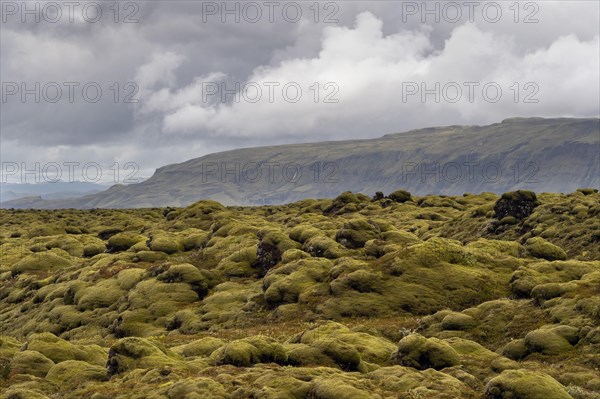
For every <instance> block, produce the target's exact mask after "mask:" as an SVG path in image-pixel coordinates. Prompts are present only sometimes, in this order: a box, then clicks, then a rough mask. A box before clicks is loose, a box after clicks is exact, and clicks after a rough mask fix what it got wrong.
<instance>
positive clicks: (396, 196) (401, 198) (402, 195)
mask: <svg viewBox="0 0 600 399" xmlns="http://www.w3.org/2000/svg"><path fill="white" fill-rule="evenodd" d="M388 198H389V199H391V200H392V201H395V202H400V203H404V202H406V201H410V200H411V199H412V195H411V194H410V193H409V192H408V191H405V190H396V191H394V192H393V193H391V194H390V195H388Z"/></svg>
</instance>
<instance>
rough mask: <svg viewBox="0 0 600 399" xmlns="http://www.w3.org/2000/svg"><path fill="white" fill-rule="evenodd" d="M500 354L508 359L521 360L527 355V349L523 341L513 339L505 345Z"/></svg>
mask: <svg viewBox="0 0 600 399" xmlns="http://www.w3.org/2000/svg"><path fill="white" fill-rule="evenodd" d="M501 353H502V355H504V356H506V357H507V358H509V359H513V360H521V359H523V358H525V357H526V356H527V355H528V354H529V349H528V348H527V344H526V343H525V340H524V339H515V340H513V341H510V342H509V343H507V344H506V345H505V346H504V348H502V351H501Z"/></svg>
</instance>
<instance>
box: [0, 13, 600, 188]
mask: <svg viewBox="0 0 600 399" xmlns="http://www.w3.org/2000/svg"><path fill="white" fill-rule="evenodd" d="M75 4H76V5H69V3H68V2H61V1H58V2H54V3H48V2H29V3H28V4H27V5H26V6H23V4H22V3H21V2H20V1H19V2H12V1H2V3H1V6H2V9H1V17H2V21H1V43H0V44H1V57H0V64H1V65H0V66H1V72H0V75H1V76H0V78H1V79H0V80H1V81H2V102H1V104H0V106H1V107H2V111H1V121H0V124H1V125H0V127H1V156H2V163H3V171H5V169H6V167H5V165H8V164H11V165H13V166H14V165H15V164H18V165H19V168H21V167H23V168H30V169H34V170H35V164H36V163H39V164H40V165H41V168H43V167H44V165H48V164H50V163H53V162H55V163H58V164H59V165H63V172H64V171H66V170H67V169H68V167H65V166H64V164H65V163H78V164H79V165H85V164H87V163H90V162H94V163H96V164H97V165H100V167H101V168H102V170H103V177H102V180H103V181H106V180H111V179H114V169H115V166H114V164H115V162H117V163H118V167H117V168H118V169H119V170H120V171H121V173H120V175H119V179H120V180H122V179H123V176H124V175H127V174H128V173H129V172H131V170H132V168H130V167H129V166H128V167H127V170H124V169H126V168H125V165H129V163H131V165H135V168H139V170H137V171H136V172H135V175H136V176H137V177H147V176H150V175H151V174H152V173H153V171H154V169H156V168H157V167H160V166H163V165H165V164H170V163H176V162H182V161H185V160H188V159H190V158H195V157H199V156H202V155H204V154H207V153H211V152H215V151H222V150H227V149H232V148H238V147H247V146H256V145H268V144H277V143H291V142H308V141H322V140H340V139H352V138H371V137H379V136H382V135H383V134H386V133H391V132H400V131H404V130H408V129H413V128H421V127H428V126H436V125H451V124H488V123H494V122H499V121H501V120H502V119H504V118H507V117H513V116H544V117H555V116H569V117H598V114H599V108H600V101H599V88H600V82H599V72H598V71H599V70H600V66H599V58H600V45H599V27H600V21H599V15H600V11H599V4H600V3H599V2H597V1H569V2H558V1H557V2H552V1H538V2H531V1H529V2H527V1H523V2H518V3H517V2H513V1H507V2H461V1H458V2H436V1H430V2H427V6H424V5H423V4H424V3H423V2H420V1H419V2H401V1H381V2H378V1H368V2H367V1H365V2H360V1H343V2H327V1H322V2H318V3H316V2H314V1H309V2H277V1H271V2H260V1H259V2H233V1H230V2H227V3H226V4H225V3H222V2H220V1H219V2H203V1H169V2H159V1H130V2H128V1H122V2H120V3H118V4H117V5H115V3H114V2H112V1H109V2H101V1H98V2H84V1H80V2H75ZM13 166H10V168H13ZM4 177H6V176H4ZM63 177H64V176H63Z"/></svg>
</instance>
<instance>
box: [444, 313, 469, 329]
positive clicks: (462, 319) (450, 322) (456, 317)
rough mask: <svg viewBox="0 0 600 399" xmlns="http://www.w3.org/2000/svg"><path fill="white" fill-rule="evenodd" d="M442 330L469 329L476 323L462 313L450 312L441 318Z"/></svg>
mask: <svg viewBox="0 0 600 399" xmlns="http://www.w3.org/2000/svg"><path fill="white" fill-rule="evenodd" d="M441 325H442V328H443V329H444V330H469V329H471V328H473V327H475V325H476V321H475V320H474V319H473V317H471V316H469V315H467V314H463V313H455V312H453V313H450V314H448V315H447V316H446V317H444V319H443V320H442V323H441Z"/></svg>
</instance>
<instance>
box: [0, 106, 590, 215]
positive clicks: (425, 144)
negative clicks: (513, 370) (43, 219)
mask: <svg viewBox="0 0 600 399" xmlns="http://www.w3.org/2000/svg"><path fill="white" fill-rule="evenodd" d="M599 155H600V119H598V118H549V119H547V118H508V119H504V120H503V121H502V122H500V123H494V124H491V125H484V126H479V125H466V126H461V125H452V126H441V127H430V128H424V129H412V130H409V131H406V132H400V133H389V134H386V135H384V136H381V137H379V138H374V139H360V140H343V141H327V142H316V143H298V144H285V145H275V146H262V147H252V148H238V149H234V150H229V151H222V152H218V153H212V154H207V155H204V156H202V157H198V158H193V159H190V160H187V161H183V162H181V163H175V164H170V165H165V166H162V167H160V168H158V169H156V172H155V173H154V174H153V175H152V177H150V178H149V179H148V180H146V181H144V182H141V183H138V184H131V185H127V186H125V185H115V186H112V187H110V188H109V189H108V190H105V191H102V192H100V193H96V194H92V195H88V196H83V197H80V198H75V199H69V200H54V201H49V200H40V201H38V202H34V203H33V204H32V203H31V202H28V204H27V206H26V207H34V208H50V209H52V208H131V207H155V206H186V205H189V204H191V203H193V202H195V201H197V200H200V199H211V200H216V201H219V202H221V203H224V204H226V205H263V204H283V203H289V202H294V201H297V200H300V199H304V198H309V197H310V198H324V197H331V196H335V195H337V194H339V193H340V192H343V191H355V192H363V193H365V194H369V195H373V194H374V193H375V192H376V191H384V192H390V191H393V190H395V189H397V188H404V189H407V190H409V191H411V192H413V193H415V194H417V195H425V194H430V193H438V194H445V195H460V194H462V193H465V192H486V191H490V192H495V193H502V192H506V191H511V190H515V189H531V190H534V191H538V192H541V191H557V192H567V191H574V190H575V189H577V188H580V187H594V188H597V187H598V186H599V185H600V181H599V178H598V175H599V174H600V173H597V172H598V171H599V170H600V166H599V165H600V162H599V158H600V157H599ZM3 207H15V208H19V207H21V206H20V204H19V201H18V200H17V201H10V202H7V203H4V204H3Z"/></svg>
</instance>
